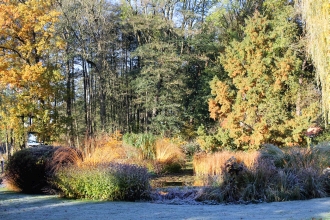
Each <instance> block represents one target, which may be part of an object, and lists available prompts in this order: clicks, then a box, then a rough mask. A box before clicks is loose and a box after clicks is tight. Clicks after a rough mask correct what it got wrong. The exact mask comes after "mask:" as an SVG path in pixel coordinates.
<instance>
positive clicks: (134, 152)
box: [0, 0, 330, 202]
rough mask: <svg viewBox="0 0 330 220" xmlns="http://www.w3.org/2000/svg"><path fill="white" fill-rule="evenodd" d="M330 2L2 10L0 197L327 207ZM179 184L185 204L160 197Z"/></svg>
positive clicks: (39, 3) (33, 5)
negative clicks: (315, 201)
mask: <svg viewBox="0 0 330 220" xmlns="http://www.w3.org/2000/svg"><path fill="white" fill-rule="evenodd" d="M328 1H329V0H328ZM328 1H326V0H313V1H312V0H295V1H294V0H221V1H217V0H216V1H213V0H184V1H178V0H143V1H139V0H126V1H110V0H101V1H100V0H74V1H72V0H4V1H1V2H0V27H1V28H0V156H1V157H2V156H4V158H5V161H6V171H5V181H4V182H5V183H6V184H7V185H8V186H9V187H11V188H13V189H16V190H18V191H22V192H25V193H57V194H60V195H62V196H64V197H68V198H81V199H93V200H128V201H135V200H148V199H151V200H154V199H160V200H161V199H170V198H176V197H178V198H180V199H184V198H189V199H192V200H194V201H214V202H251V201H252V202H259V201H285V200H293V199H310V198H317V197H324V196H329V193H330V189H329V184H330V180H329V179H330V176H329V173H330V171H329V170H330V167H329V166H330V162H329V161H330V159H329V155H330V150H329V149H330V144H329V141H330V129H329V117H330V104H329V103H330V95H329V94H330V92H329V91H330V86H329V85H330V80H329V79H330V77H329V73H330V71H329V70H330V65H329V64H330V62H329V60H330V59H329V56H330V53H329V48H330V47H329V45H330V40H329V39H330V38H329V36H330V35H329V21H330V16H329V15H330V13H329V10H330V4H329V2H328ZM47 144H49V145H51V146H45V145H47ZM31 146H37V147H31ZM52 146H54V147H52ZM187 173H190V174H191V175H192V173H194V184H192V186H191V187H192V188H190V189H184V190H183V189H179V188H178V189H176V188H170V189H162V188H161V187H158V189H155V188H156V187H155V186H158V185H157V184H154V182H155V181H157V180H158V178H161V177H167V176H170V175H181V176H182V175H183V174H187ZM168 182H171V181H168ZM172 182H175V183H176V184H179V185H180V184H181V185H182V182H183V181H181V180H180V181H172ZM160 185H161V184H160ZM197 186H198V187H197ZM196 187H197V188H196ZM175 190H177V191H175ZM187 190H188V191H187ZM189 190H191V191H189Z"/></svg>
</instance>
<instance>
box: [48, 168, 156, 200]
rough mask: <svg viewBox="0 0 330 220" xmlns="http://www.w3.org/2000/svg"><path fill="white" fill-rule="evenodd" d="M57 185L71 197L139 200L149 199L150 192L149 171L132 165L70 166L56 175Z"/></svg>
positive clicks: (65, 194)
mask: <svg viewBox="0 0 330 220" xmlns="http://www.w3.org/2000/svg"><path fill="white" fill-rule="evenodd" d="M53 184H54V185H55V186H56V187H58V188H59V189H60V190H61V191H62V193H63V196H65V197H67V198H83V199H92V200H108V201H115V200H125V201H135V200H141V199H148V198H149V193H150V185H149V175H148V172H147V170H146V169H145V168H142V167H139V166H136V165H129V164H110V165H99V166H96V167H75V166H71V167H67V168H64V169H62V170H61V171H59V172H58V173H57V174H56V176H55V178H54V180H53Z"/></svg>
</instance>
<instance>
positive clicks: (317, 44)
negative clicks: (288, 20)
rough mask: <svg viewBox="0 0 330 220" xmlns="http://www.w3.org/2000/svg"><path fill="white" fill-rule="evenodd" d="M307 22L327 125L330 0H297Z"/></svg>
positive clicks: (329, 89)
mask: <svg viewBox="0 0 330 220" xmlns="http://www.w3.org/2000/svg"><path fill="white" fill-rule="evenodd" d="M297 3H301V4H297V5H298V6H300V7H301V8H300V9H301V12H302V16H303V19H304V21H305V23H306V32H307V33H306V35H307V37H306V40H307V45H306V46H307V50H308V52H309V54H310V55H311V57H312V60H313V63H314V65H315V68H316V76H317V79H318V81H319V82H320V84H321V87H322V107H323V116H324V119H325V122H326V123H325V126H327V122H328V121H329V117H330V115H329V114H330V76H329V73H330V2H329V0H302V1H297Z"/></svg>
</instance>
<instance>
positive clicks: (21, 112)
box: [0, 0, 62, 146]
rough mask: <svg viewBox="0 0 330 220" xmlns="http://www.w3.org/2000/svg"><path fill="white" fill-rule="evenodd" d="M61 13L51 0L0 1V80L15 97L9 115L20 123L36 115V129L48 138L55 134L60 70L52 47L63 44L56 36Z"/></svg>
mask: <svg viewBox="0 0 330 220" xmlns="http://www.w3.org/2000/svg"><path fill="white" fill-rule="evenodd" d="M58 16H59V13H58V12H57V11H56V10H54V7H53V2H52V1H51V0H43V1H37V0H26V1H11V0H4V1H1V3H0V27H1V29H0V36H1V38H0V84H1V86H2V88H5V89H7V90H11V91H12V92H13V94H14V97H15V98H14V99H12V102H11V103H8V104H10V110H9V111H10V113H11V114H10V115H7V117H10V118H11V119H12V120H13V121H15V122H16V123H17V124H19V125H21V127H22V126H23V125H24V123H28V121H27V118H31V117H34V121H35V123H34V126H35V127H36V128H35V130H37V131H39V132H40V137H41V139H42V140H45V141H48V140H49V138H50V136H49V135H51V134H54V135H55V134H56V132H55V130H56V125H55V122H56V121H57V120H56V118H55V116H56V111H57V110H56V104H54V103H56V101H55V100H56V98H57V97H56V92H55V90H56V89H58V88H57V85H58V84H57V83H58V82H59V80H60V79H61V74H60V73H59V71H57V67H56V60H55V59H56V56H55V55H54V54H53V53H52V51H53V48H58V47H62V41H61V39H59V38H56V37H55V36H54V25H55V23H56V22H57V21H58ZM21 120H22V121H21ZM14 124H15V123H14ZM45 124H48V126H47V127H45V126H44V125H45ZM41 127H42V129H40V128H41ZM30 129H32V128H31V127H30ZM54 129H55V130H54ZM24 139H25V135H23V136H22V140H23V143H24ZM21 146H23V145H22V143H21Z"/></svg>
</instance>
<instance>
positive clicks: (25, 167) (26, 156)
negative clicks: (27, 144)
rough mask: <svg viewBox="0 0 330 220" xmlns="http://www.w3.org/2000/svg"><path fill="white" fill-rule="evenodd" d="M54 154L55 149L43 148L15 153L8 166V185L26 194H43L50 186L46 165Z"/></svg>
mask: <svg viewBox="0 0 330 220" xmlns="http://www.w3.org/2000/svg"><path fill="white" fill-rule="evenodd" d="M53 152H54V148H53V147H51V146H41V147H35V148H27V149H23V150H20V151H17V152H16V153H14V155H13V156H12V157H10V159H9V161H8V163H7V165H6V172H5V178H6V182H7V184H9V185H10V186H11V187H12V188H14V189H18V190H19V191H22V192H24V193H41V192H42V190H43V189H44V188H45V187H46V186H48V183H47V178H48V176H47V174H46V164H47V161H48V160H50V158H51V157H52V155H53Z"/></svg>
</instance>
